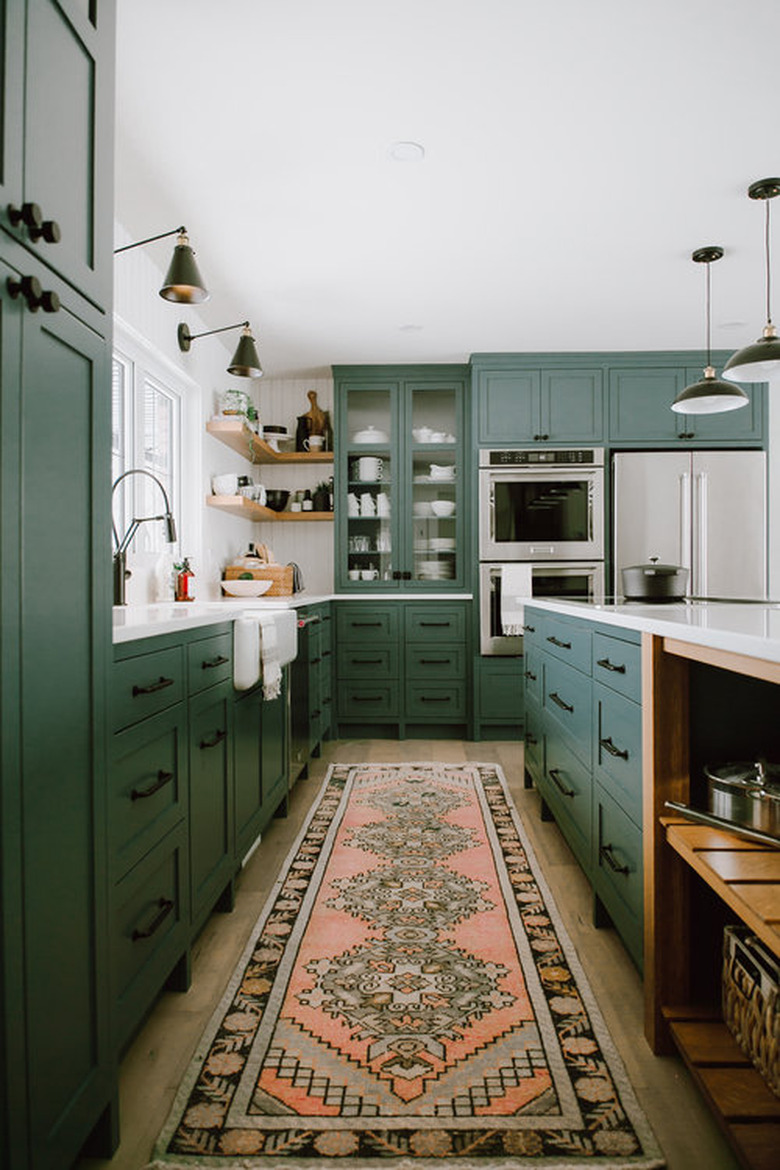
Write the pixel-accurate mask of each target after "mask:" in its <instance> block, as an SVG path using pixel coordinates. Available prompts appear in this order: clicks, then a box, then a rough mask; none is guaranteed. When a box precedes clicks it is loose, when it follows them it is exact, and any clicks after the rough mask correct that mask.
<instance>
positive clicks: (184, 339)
mask: <svg viewBox="0 0 780 1170" xmlns="http://www.w3.org/2000/svg"><path fill="white" fill-rule="evenodd" d="M228 329H241V330H242V333H241V337H240V338H239V341H238V345H237V346H236V352H235V353H234V354H233V360H232V361H231V363H230V365H229V366H228V368H227V372H228V373H229V374H235V375H236V376H237V377H239V378H262V376H263V368H262V366H261V365H260V357H259V355H258V352H257V347H256V346H255V339H254V337H253V336H252V330H251V329H250V328H249V322H248V321H238V322H237V323H236V324H235V325H224V326H223V327H222V328H221V329H209V330H208V331H207V332H206V333H190V331H189V328H188V326H187V325H185V324H184V323H182V324H181V325H180V326H179V328H178V331H177V334H176V336H177V337H178V340H179V349H180V350H181V351H182V353H188V352H189V348H190V345H191V344H192V342H193V341H197V339H198V338H199V337H211V336H212V334H214V333H225V332H226V331H227V330H228Z"/></svg>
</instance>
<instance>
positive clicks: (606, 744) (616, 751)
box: [599, 736, 628, 760]
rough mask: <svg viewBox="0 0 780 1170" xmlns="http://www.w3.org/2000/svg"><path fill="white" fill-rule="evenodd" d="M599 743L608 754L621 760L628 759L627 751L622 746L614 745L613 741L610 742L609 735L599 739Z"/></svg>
mask: <svg viewBox="0 0 780 1170" xmlns="http://www.w3.org/2000/svg"><path fill="white" fill-rule="evenodd" d="M599 743H600V744H601V746H602V747H603V748H604V751H605V752H609V754H610V755H611V756H616V757H618V758H619V759H621V760H627V759H628V752H627V751H625V750H624V749H623V748H619V747H615V745H614V743H613V742H612V737H611V736H607V738H606V739H600V740H599Z"/></svg>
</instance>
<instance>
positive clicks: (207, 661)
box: [187, 632, 233, 695]
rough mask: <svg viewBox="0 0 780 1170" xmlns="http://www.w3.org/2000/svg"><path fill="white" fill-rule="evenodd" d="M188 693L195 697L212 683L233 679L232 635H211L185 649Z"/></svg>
mask: <svg viewBox="0 0 780 1170" xmlns="http://www.w3.org/2000/svg"><path fill="white" fill-rule="evenodd" d="M187 659H188V666H189V673H188V680H189V693H190V694H191V695H196V694H197V693H198V691H205V689H206V687H211V686H213V685H214V683H218V682H225V681H226V680H228V679H232V677H233V635H232V633H230V632H226V633H224V634H212V635H211V636H210V637H208V638H199V639H198V641H197V642H190V644H189V646H188V647H187Z"/></svg>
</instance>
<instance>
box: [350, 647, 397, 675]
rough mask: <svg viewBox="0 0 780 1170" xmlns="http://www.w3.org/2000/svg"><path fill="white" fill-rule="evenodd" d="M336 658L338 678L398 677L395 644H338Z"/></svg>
mask: <svg viewBox="0 0 780 1170" xmlns="http://www.w3.org/2000/svg"><path fill="white" fill-rule="evenodd" d="M336 660H337V663H338V675H339V678H340V679H342V678H343V679H348V678H376V679H390V678H392V679H395V678H398V647H397V646H386V645H382V644H380V645H378V646H370V647H369V646H366V648H365V649H361V648H360V647H359V646H354V645H353V646H339V648H338V651H337V654H336Z"/></svg>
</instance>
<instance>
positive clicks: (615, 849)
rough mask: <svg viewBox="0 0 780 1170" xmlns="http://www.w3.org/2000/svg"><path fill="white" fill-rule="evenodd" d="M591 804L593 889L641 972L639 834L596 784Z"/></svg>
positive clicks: (641, 926) (640, 836) (629, 820)
mask: <svg viewBox="0 0 780 1170" xmlns="http://www.w3.org/2000/svg"><path fill="white" fill-rule="evenodd" d="M593 801H594V803H593V814H594V826H593V828H594V842H593V845H594V857H593V886H594V889H595V892H596V896H597V898H598V899H599V901H600V903H601V906H602V907H604V908H605V909H606V910H607V913H608V914H609V917H610V919H611V920H612V922H613V924H614V926H615V928H616V930H617V931H618V933H619V934H620V936H621V938H622V939H623V942H624V943H625V944H626V949H627V950H628V952H629V954H630V955H631V957H632V959H633V960H634V962H635V963H636V965H637V967H638V968H639V970H640V971H641V970H642V958H643V956H642V942H643V896H644V893H643V892H644V886H643V869H642V831H641V829H639V828H638V827H637V826H636V825H635V824H634V822H633V821H632V820H631V818H630V817H629V816H627V814H626V813H625V812H624V811H623V809H622V808H621V807H620V805H619V804H617V803H616V802H615V801H614V800H613V799H612V797H611V796H610V795H609V794H608V793H607V792H605V791H604V789H603V788H602V787H601V785H600V784H598V783H596V784H595V785H594V794H593ZM598 909H600V907H599V908H597V910H598Z"/></svg>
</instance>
